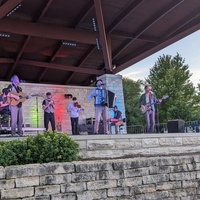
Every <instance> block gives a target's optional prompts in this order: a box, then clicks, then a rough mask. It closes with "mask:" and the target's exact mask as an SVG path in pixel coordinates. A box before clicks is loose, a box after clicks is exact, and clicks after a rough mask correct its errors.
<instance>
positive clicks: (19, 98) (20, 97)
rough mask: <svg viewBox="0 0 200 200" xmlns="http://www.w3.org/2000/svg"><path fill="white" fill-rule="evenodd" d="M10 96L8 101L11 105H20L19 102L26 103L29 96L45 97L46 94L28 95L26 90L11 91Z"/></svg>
mask: <svg viewBox="0 0 200 200" xmlns="http://www.w3.org/2000/svg"><path fill="white" fill-rule="evenodd" d="M10 94H11V95H10V97H9V95H8V96H7V102H8V103H9V105H11V106H16V105H18V104H19V103H24V101H26V100H27V99H28V98H29V96H31V97H34V96H35V97H43V96H44V95H41V94H30V95H27V94H26V93H24V92H19V93H17V92H13V91H11V92H10Z"/></svg>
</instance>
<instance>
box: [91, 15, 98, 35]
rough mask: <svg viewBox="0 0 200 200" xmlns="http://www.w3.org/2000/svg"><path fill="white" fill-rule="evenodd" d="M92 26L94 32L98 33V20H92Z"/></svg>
mask: <svg viewBox="0 0 200 200" xmlns="http://www.w3.org/2000/svg"><path fill="white" fill-rule="evenodd" d="M92 25H93V30H94V31H95V32H97V23H96V19H95V18H94V17H93V18H92Z"/></svg>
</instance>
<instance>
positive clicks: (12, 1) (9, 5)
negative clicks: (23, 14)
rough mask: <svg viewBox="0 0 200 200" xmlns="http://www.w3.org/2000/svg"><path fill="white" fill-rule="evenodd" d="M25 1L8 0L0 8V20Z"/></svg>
mask: <svg viewBox="0 0 200 200" xmlns="http://www.w3.org/2000/svg"><path fill="white" fill-rule="evenodd" d="M22 1H23V0H8V1H7V2H6V3H4V4H3V5H2V6H1V7H0V19H1V18H3V17H4V16H5V15H6V14H8V13H9V12H10V11H11V10H12V9H13V8H15V7H16V6H17V5H18V4H20V3H21V2H22Z"/></svg>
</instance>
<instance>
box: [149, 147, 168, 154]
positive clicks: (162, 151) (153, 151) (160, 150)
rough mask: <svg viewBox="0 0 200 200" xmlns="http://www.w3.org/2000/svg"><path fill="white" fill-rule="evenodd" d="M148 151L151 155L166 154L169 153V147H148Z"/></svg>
mask: <svg viewBox="0 0 200 200" xmlns="http://www.w3.org/2000/svg"><path fill="white" fill-rule="evenodd" d="M149 152H150V154H151V155H168V154H169V147H168V148H167V147H165V148H164V147H157V148H150V149H149Z"/></svg>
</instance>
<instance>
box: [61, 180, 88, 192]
mask: <svg viewBox="0 0 200 200" xmlns="http://www.w3.org/2000/svg"><path fill="white" fill-rule="evenodd" d="M85 190H86V183H84V182H80V183H68V184H65V185H61V193H67V192H82V191H85Z"/></svg>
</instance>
